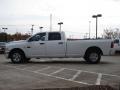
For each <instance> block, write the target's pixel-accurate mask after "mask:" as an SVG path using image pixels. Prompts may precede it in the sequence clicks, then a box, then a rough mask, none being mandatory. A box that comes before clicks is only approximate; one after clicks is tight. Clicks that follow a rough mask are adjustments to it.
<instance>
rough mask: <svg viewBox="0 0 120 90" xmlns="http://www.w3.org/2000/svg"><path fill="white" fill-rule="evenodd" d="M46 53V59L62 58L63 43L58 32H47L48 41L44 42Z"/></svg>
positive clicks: (63, 54) (63, 52)
mask: <svg viewBox="0 0 120 90" xmlns="http://www.w3.org/2000/svg"><path fill="white" fill-rule="evenodd" d="M46 49H47V51H46V53H47V56H48V57H64V56H65V41H64V40H61V34H60V33H59V32H49V33H48V41H47V42H46Z"/></svg>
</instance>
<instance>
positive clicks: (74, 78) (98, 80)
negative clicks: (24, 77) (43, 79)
mask: <svg viewBox="0 0 120 90" xmlns="http://www.w3.org/2000/svg"><path fill="white" fill-rule="evenodd" d="M5 66H8V67H11V68H15V69H18V70H23V71H28V72H32V73H36V74H41V75H44V76H49V77H54V78H57V79H63V80H66V81H71V82H76V83H81V84H85V85H95V84H96V85H100V84H102V83H101V82H102V79H103V78H102V77H103V76H104V75H106V76H114V77H116V78H120V76H118V75H112V74H104V73H97V72H90V71H84V70H77V69H69V68H62V67H59V69H58V70H56V71H54V72H52V73H44V71H46V70H48V71H49V69H52V68H58V67H55V66H47V65H46V67H45V68H42V69H39V70H31V69H28V68H29V67H26V69H25V68H22V67H18V66H11V65H5ZM32 67H33V66H32ZM65 70H68V71H67V72H66V71H65ZM42 71H43V72H42ZM72 71H73V73H74V74H73V73H72ZM75 71H76V72H75ZM71 73H72V74H71ZM82 73H84V75H85V76H86V75H87V73H88V74H93V75H94V74H97V75H96V79H94V78H93V79H94V82H93V81H92V82H91V80H93V79H92V78H91V77H93V76H92V75H90V76H89V75H87V77H89V78H88V79H90V80H88V81H87V79H85V78H83V76H84V75H83V74H82ZM85 73H86V74H85ZM57 74H58V75H57ZM64 74H65V75H64ZM81 74H82V78H81ZM59 75H63V76H59ZM66 76H68V77H69V76H70V78H68V77H66ZM77 78H78V79H77Z"/></svg>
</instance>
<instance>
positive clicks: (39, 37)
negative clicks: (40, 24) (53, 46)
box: [29, 33, 46, 41]
mask: <svg viewBox="0 0 120 90" xmlns="http://www.w3.org/2000/svg"><path fill="white" fill-rule="evenodd" d="M45 35H46V33H38V34H36V35H35V36H33V37H31V38H30V39H29V41H39V40H41V41H45Z"/></svg>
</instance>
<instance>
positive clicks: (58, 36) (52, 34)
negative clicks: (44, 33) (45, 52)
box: [48, 32, 61, 40]
mask: <svg viewBox="0 0 120 90" xmlns="http://www.w3.org/2000/svg"><path fill="white" fill-rule="evenodd" d="M48 40H61V34H60V33H57V32H50V33H49V35H48Z"/></svg>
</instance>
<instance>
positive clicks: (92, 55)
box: [84, 49, 101, 64]
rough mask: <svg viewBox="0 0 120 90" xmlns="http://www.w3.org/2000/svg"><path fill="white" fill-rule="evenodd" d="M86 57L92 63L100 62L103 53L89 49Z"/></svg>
mask: <svg viewBox="0 0 120 90" xmlns="http://www.w3.org/2000/svg"><path fill="white" fill-rule="evenodd" d="M84 59H85V60H86V61H87V62H88V63H91V64H97V63H99V62H100V59H101V53H100V52H99V51H97V50H94V49H93V50H92V49H91V50H89V51H87V52H86V55H85V57H84Z"/></svg>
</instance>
